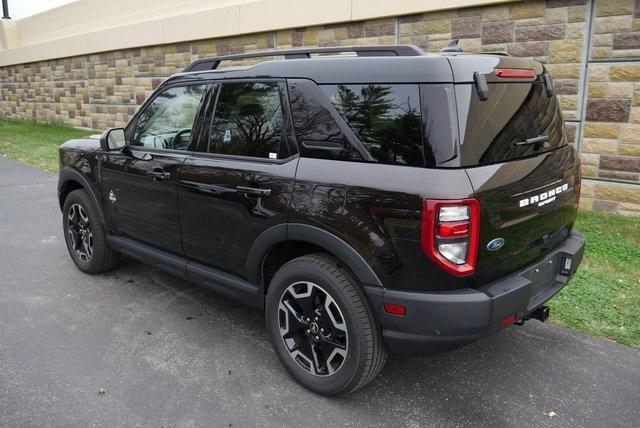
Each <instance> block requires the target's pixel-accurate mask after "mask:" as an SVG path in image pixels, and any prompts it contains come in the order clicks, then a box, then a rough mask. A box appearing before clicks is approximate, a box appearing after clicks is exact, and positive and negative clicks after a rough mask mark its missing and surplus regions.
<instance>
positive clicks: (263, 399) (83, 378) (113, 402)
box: [0, 158, 640, 427]
mask: <svg viewBox="0 0 640 428" xmlns="http://www.w3.org/2000/svg"><path fill="white" fill-rule="evenodd" d="M56 181H57V176H56V175H54V174H51V173H47V172H43V171H40V170H38V169H35V168H32V167H29V166H25V165H21V164H18V163H16V162H13V161H11V160H8V159H6V158H0V426H60V427H63V426H64V427H72V426H88V425H95V426H110V427H111V426H125V425H126V426H133V425H147V426H154V427H155V426H184V427H191V426H222V427H232V426H233V427H245V426H294V425H298V426H339V425H349V426H434V425H437V426H478V425H492V426H592V427H604V426H607V427H610V426H638V425H640V350H638V349H634V348H630V347H626V346H622V345H619V344H616V343H614V342H611V341H608V340H604V339H599V338H594V337H591V336H588V335H585V334H582V333H578V332H575V331H572V330H568V329H565V328H562V327H559V326H556V325H554V324H552V323H548V322H547V323H544V324H542V323H540V322H538V321H530V322H528V323H526V324H525V326H523V327H517V326H514V327H510V328H508V329H507V330H504V331H503V332H501V333H498V334H496V335H493V336H490V337H488V338H486V339H483V340H481V341H478V342H476V343H473V344H471V345H468V346H466V347H463V348H460V349H457V350H455V351H452V352H448V353H443V354H437V355H433V356H429V357H419V358H418V357H413V358H409V357H392V358H391V360H390V361H389V363H388V364H387V366H386V368H385V369H384V371H383V372H382V373H381V375H380V376H379V377H378V378H377V379H376V380H375V381H374V382H373V383H372V384H370V385H369V386H368V387H366V388H365V389H362V390H360V391H358V392H356V393H354V394H352V395H350V396H349V397H347V398H342V399H329V398H324V397H320V396H317V395H314V394H313V393H311V392H308V391H307V390H305V389H303V388H302V387H300V386H298V385H297V384H296V383H295V382H294V381H293V380H292V379H290V378H289V377H288V375H287V374H286V372H285V370H284V369H283V368H282V367H281V366H280V364H279V362H278V360H277V358H276V356H275V354H274V353H273V351H272V350H271V348H270V345H269V343H268V341H267V334H266V329H265V325H264V320H263V313H262V312H260V311H257V310H253V309H250V308H247V307H244V306H243V305H241V304H239V303H237V302H234V301H231V300H228V299H226V298H223V297H221V296H218V295H216V294H215V293H213V292H211V291H208V290H205V289H202V288H198V287H196V286H193V285H191V284H189V283H187V282H185V281H182V280H180V279H177V278H174V277H171V276H169V275H167V274H164V273H162V272H160V271H158V270H155V269H152V268H149V267H147V266H144V265H142V264H139V263H137V262H134V261H131V260H125V261H124V262H123V263H122V264H121V265H120V266H119V267H117V268H116V269H115V270H113V271H112V272H109V273H107V274H101V275H96V276H89V275H86V274H83V273H81V272H80V271H78V270H77V269H76V268H75V266H74V265H73V263H72V261H71V258H70V257H69V256H68V254H67V250H66V247H65V244H64V238H63V235H62V228H61V214H60V209H59V207H58V203H57V200H56ZM147 215H152V213H147ZM549 414H551V415H552V416H549ZM554 415H555V416H554Z"/></svg>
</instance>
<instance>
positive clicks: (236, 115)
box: [208, 82, 289, 159]
mask: <svg viewBox="0 0 640 428" xmlns="http://www.w3.org/2000/svg"><path fill="white" fill-rule="evenodd" d="M220 91H221V92H220V94H219V95H218V102H217V104H216V112H215V115H214V119H213V123H212V125H211V133H210V135H209V149H208V151H209V153H220V154H227V155H237V156H250V157H257V158H267V159H284V158H287V157H289V150H288V148H287V143H286V141H285V139H284V138H283V132H282V127H283V115H282V103H281V100H280V90H279V88H278V83H276V82H246V83H227V84H223V85H222V86H221V88H220Z"/></svg>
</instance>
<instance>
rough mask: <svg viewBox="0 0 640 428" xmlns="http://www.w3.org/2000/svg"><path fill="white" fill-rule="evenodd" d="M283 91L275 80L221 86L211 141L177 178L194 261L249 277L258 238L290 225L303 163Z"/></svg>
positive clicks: (205, 141) (187, 249) (204, 143)
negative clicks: (299, 167) (296, 179)
mask: <svg viewBox="0 0 640 428" xmlns="http://www.w3.org/2000/svg"><path fill="white" fill-rule="evenodd" d="M284 88H285V86H284V82H281V81H275V80H264V81H226V82H224V83H222V84H220V85H219V87H218V90H217V93H216V96H217V100H216V103H215V114H214V117H213V120H212V123H211V126H210V129H207V130H206V133H207V138H201V139H200V143H201V144H200V146H199V147H198V152H197V153H194V154H192V155H191V156H189V158H188V159H187V160H186V161H185V163H184V165H183V166H182V171H181V174H180V183H179V187H180V190H179V195H180V196H179V197H180V221H181V227H182V237H183V245H184V250H185V253H186V255H187V256H188V257H189V258H191V259H192V260H196V261H198V262H200V263H203V264H206V265H209V266H212V267H215V268H217V269H220V270H222V271H225V272H228V273H232V274H235V275H238V276H240V277H244V278H247V272H246V269H245V264H246V260H247V255H248V253H249V250H250V248H251V246H252V245H253V243H254V241H255V240H256V238H257V237H258V236H259V235H260V234H261V233H262V232H264V231H265V230H267V229H269V228H270V227H272V226H275V225H279V224H286V222H287V213H288V210H289V206H290V197H291V191H292V187H293V181H294V177H295V171H296V167H297V164H298V157H297V150H296V149H295V142H294V141H293V140H292V135H293V134H292V132H291V130H290V126H289V123H290V122H289V120H288V117H289V116H288V109H287V105H288V103H287V102H286V92H285V90H284ZM203 132H205V131H203Z"/></svg>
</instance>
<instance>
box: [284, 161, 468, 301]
mask: <svg viewBox="0 0 640 428" xmlns="http://www.w3.org/2000/svg"><path fill="white" fill-rule="evenodd" d="M472 194H473V189H472V187H471V184H470V182H469V178H468V177H467V175H466V174H465V172H464V170H458V169H439V170H436V169H428V168H413V167H405V166H394V165H383V164H377V163H364V162H347V161H335V160H324V159H311V158H301V159H300V163H299V165H298V171H297V174H296V181H295V185H294V191H293V198H292V208H291V215H290V222H291V223H302V224H307V225H312V226H316V227H319V228H321V229H324V230H326V231H328V232H331V233H332V234H334V235H335V236H337V237H339V238H341V239H342V240H343V241H345V242H346V243H347V244H349V245H350V246H351V247H352V248H354V249H355V250H356V251H357V252H358V253H359V254H360V255H361V256H362V257H363V258H364V259H365V260H366V261H367V263H368V264H369V265H370V266H371V267H372V269H373V270H374V272H375V273H376V275H377V276H378V278H379V279H380V281H381V283H382V284H383V286H385V287H390V288H398V289H410V290H447V289H455V288H460V287H464V286H465V285H466V280H465V279H464V278H456V277H453V276H451V275H449V274H447V273H446V272H444V271H442V270H441V269H440V268H438V267H436V266H435V265H434V264H433V262H431V260H430V259H428V258H427V257H426V256H425V255H424V254H423V252H422V248H421V244H420V223H421V210H422V204H423V200H424V199H425V198H437V199H459V198H466V197H469V196H471V195H472Z"/></svg>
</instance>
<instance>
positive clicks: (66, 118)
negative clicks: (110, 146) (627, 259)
mask: <svg viewBox="0 0 640 428" xmlns="http://www.w3.org/2000/svg"><path fill="white" fill-rule="evenodd" d="M454 38H457V39H460V40H461V44H462V47H463V49H464V50H465V51H468V52H502V53H507V54H509V55H512V56H517V57H531V58H535V59H538V60H540V61H542V62H544V63H545V64H546V67H547V68H548V69H549V70H550V72H551V74H552V76H553V78H554V84H555V87H556V91H557V94H558V97H559V99H560V103H561V107H562V112H563V116H564V118H565V121H566V123H567V128H568V129H569V131H570V136H571V139H572V141H573V142H574V143H575V146H576V148H577V149H578V150H579V151H580V153H581V157H582V161H583V173H584V176H585V177H586V179H585V180H584V184H583V198H582V200H581V204H582V205H583V206H584V207H588V208H593V209H596V210H604V211H619V212H622V213H625V214H638V215H640V1H636V0H546V1H545V0H532V1H521V2H514V3H508V4H502V5H497V6H488V7H476V8H467V9H460V10H451V11H443V12H436V13H426V14H418V15H408V16H399V17H391V18H383V19H376V20H369V21H362V22H349V23H338V24H331V25H323V26H315V27H307V28H297V29H289V30H281V31H275V32H268V33H260V34H251V35H243V36H237V37H228V38H220V39H210V40H198V41H192V42H186V43H179V44H172V45H161V46H152V47H142V48H136V49H128V50H120V51H112V52H105V53H100V54H94V55H83V56H78V57H73V58H64V59H56V60H50V61H42V62H38V63H31V64H21V65H15V66H8V67H2V68H0V117H7V118H17V119H28V120H37V121H46V122H64V123H69V124H72V125H75V126H84V127H91V128H96V129H104V128H106V127H112V126H119V125H123V124H124V123H126V121H127V120H128V119H129V117H130V116H131V115H132V114H133V113H134V112H135V110H136V108H137V107H138V106H139V105H140V104H142V102H143V101H144V99H145V98H146V97H147V96H149V94H150V93H151V92H152V91H153V90H154V89H155V88H156V87H157V86H158V85H159V84H160V83H161V82H162V80H163V79H165V78H166V77H168V76H170V75H171V74H173V73H176V72H179V71H181V70H182V69H184V67H186V66H187V65H188V64H189V63H191V62H192V61H194V60H196V59H198V58H202V57H208V56H215V55H225V54H232V53H242V52H252V51H260V50H273V49H285V48H291V47H303V46H333V45H359V44H397V43H403V44H404V43H408V44H415V45H417V46H420V47H421V48H423V49H424V50H426V51H432V52H433V51H439V50H440V49H441V48H442V47H443V46H444V45H446V44H447V43H448V42H449V41H450V40H451V39H454ZM234 65H236V64H234Z"/></svg>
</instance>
